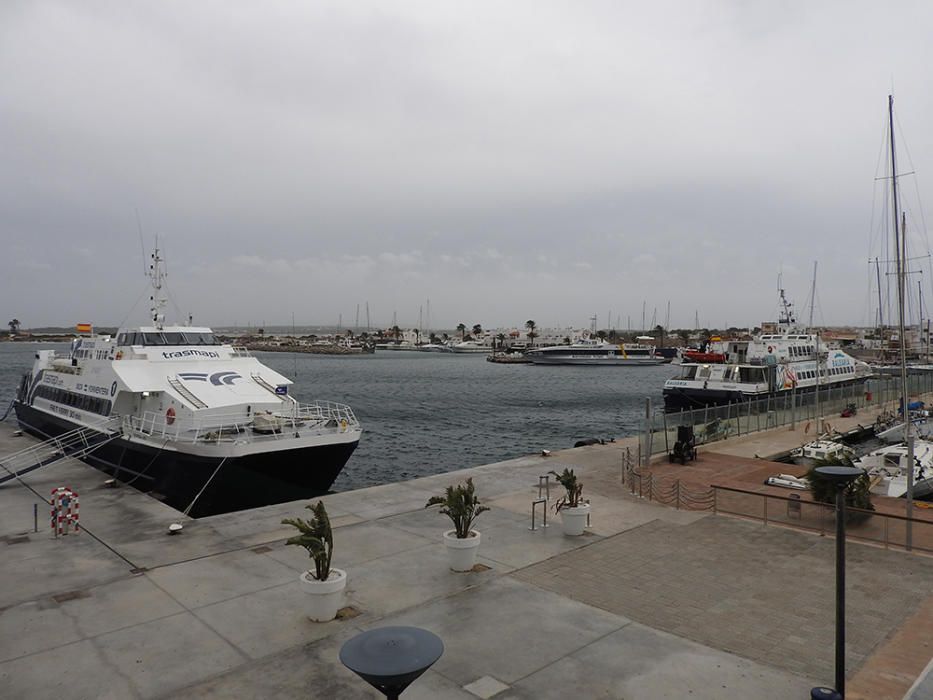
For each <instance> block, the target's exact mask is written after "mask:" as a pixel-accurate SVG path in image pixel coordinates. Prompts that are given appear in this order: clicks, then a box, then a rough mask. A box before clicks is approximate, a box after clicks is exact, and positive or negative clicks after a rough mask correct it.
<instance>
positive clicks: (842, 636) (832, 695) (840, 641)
mask: <svg viewBox="0 0 933 700" xmlns="http://www.w3.org/2000/svg"><path fill="white" fill-rule="evenodd" d="M816 473H817V474H819V475H821V476H822V477H823V478H825V479H827V480H828V481H829V482H830V483H832V484H833V486H835V487H836V688H835V692H833V691H832V690H831V689H829V688H814V689H813V690H811V691H810V697H811V699H812V700H817V699H825V700H834V699H836V698H838V699H839V700H843V699H844V698H845V695H846V487H847V486H848V485H849V484H851V483H852V482H853V481H855V480H856V479H857V478H858V477H860V476H862V475H863V474H864V473H865V472H864V470H862V469H859V468H858V467H817V468H816Z"/></svg>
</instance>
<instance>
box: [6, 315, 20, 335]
mask: <svg viewBox="0 0 933 700" xmlns="http://www.w3.org/2000/svg"><path fill="white" fill-rule="evenodd" d="M7 325H8V326H9V327H10V335H16V334H17V333H19V326H20V323H19V319H18V318H14V319H13V320H12V321H10V322H9V323H8V324H7Z"/></svg>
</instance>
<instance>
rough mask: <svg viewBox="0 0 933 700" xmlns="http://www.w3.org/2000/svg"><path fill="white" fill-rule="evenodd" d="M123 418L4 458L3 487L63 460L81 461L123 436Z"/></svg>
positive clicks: (0, 481) (0, 480)
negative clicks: (73, 459)
mask: <svg viewBox="0 0 933 700" xmlns="http://www.w3.org/2000/svg"><path fill="white" fill-rule="evenodd" d="M121 421H122V418H121V417H120V416H113V417H111V418H108V419H106V420H104V421H101V422H99V423H95V424H93V425H90V426H84V427H82V428H76V429H74V430H70V431H68V432H67V433H62V434H61V435H57V436H55V437H52V438H49V439H48V440H45V441H44V442H40V443H37V444H35V445H32V446H31V447H27V448H26V449H24V450H20V451H19V452H14V453H13V454H10V455H7V456H6V457H3V458H2V459H0V469H2V472H0V484H4V483H6V482H7V481H11V480H13V479H18V478H20V477H21V476H23V475H24V474H28V473H29V472H32V471H35V470H36V469H39V468H40V467H45V466H47V465H49V464H54V463H56V462H58V461H60V460H62V459H66V458H70V457H73V458H75V459H81V458H83V457H86V456H87V455H89V454H90V453H91V452H93V451H94V450H96V449H97V448H98V447H101V446H102V445H106V444H107V443H108V442H110V441H112V440H115V439H116V438H118V437H120V435H121V434H122V433H121V429H120V426H121Z"/></svg>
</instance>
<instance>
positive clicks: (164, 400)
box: [14, 248, 361, 516]
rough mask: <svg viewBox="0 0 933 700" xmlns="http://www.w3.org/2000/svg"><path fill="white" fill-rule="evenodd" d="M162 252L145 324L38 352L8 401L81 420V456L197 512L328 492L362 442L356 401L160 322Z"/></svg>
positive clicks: (49, 422) (59, 422)
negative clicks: (309, 399) (316, 390)
mask: <svg viewBox="0 0 933 700" xmlns="http://www.w3.org/2000/svg"><path fill="white" fill-rule="evenodd" d="M162 263H163V261H162V259H161V258H160V257H159V250H158V248H156V250H155V253H154V254H153V255H152V264H151V266H150V270H149V276H150V278H151V281H152V286H153V288H154V294H153V295H152V300H153V303H152V308H151V318H152V325H150V326H144V327H140V328H133V329H121V330H120V331H119V332H118V333H117V335H116V337H113V336H109V335H96V334H93V333H91V334H90V335H88V336H85V337H80V338H76V339H75V340H74V341H73V342H72V345H71V348H70V350H69V351H68V352H66V353H60V352H56V351H54V350H40V351H38V352H37V353H36V359H35V362H34V364H33V367H32V370H31V371H30V372H28V373H27V374H26V375H25V376H24V377H23V380H22V382H21V383H20V387H19V391H18V393H17V397H16V400H15V401H14V409H15V411H16V416H17V419H18V421H19V424H20V426H21V427H22V428H23V429H24V430H26V431H27V432H29V433H32V434H34V435H37V436H39V437H43V438H47V437H52V436H58V435H62V434H64V433H67V432H69V431H73V430H77V429H84V430H85V431H86V433H87V434H88V435H89V436H90V440H91V442H92V443H94V444H96V445H97V446H96V447H94V449H93V450H92V451H91V452H90V453H89V454H88V455H87V456H85V457H83V458H84V459H85V460H86V461H88V462H90V463H91V464H93V465H94V466H95V467H97V468H99V469H101V470H103V471H105V472H107V473H108V474H111V475H113V476H114V477H116V478H117V479H118V480H120V481H124V482H126V483H128V484H132V485H133V486H134V487H136V488H138V489H140V490H142V491H146V492H149V493H151V494H152V495H153V496H156V497H157V498H160V499H161V500H164V501H165V502H166V503H168V504H169V505H171V506H172V507H174V508H176V509H178V510H181V511H184V512H186V513H189V514H191V515H193V516H203V515H211V514H215V513H223V512H229V511H233V510H241V509H244V508H252V507H257V506H262V505H268V504H270V503H282V502H285V501H293V500H298V499H301V498H307V497H310V496H313V495H316V494H321V493H323V492H325V491H327V489H329V488H330V486H331V484H333V482H334V479H336V478H337V475H338V474H339V473H340V471H341V469H343V467H344V465H345V464H346V462H347V460H348V459H349V458H350V455H351V454H352V453H353V450H354V449H356V446H357V445H358V444H359V440H360V434H361V428H360V423H359V421H358V420H357V419H356V416H355V415H354V414H353V411H352V410H351V409H350V407H349V406H344V405H341V404H336V403H330V402H316V403H312V404H303V403H299V402H298V401H297V400H295V399H294V398H293V397H292V396H291V395H290V393H289V387H290V386H291V385H292V382H291V380H289V379H288V378H286V377H284V376H282V375H281V374H279V373H277V372H275V371H273V370H271V369H270V368H269V367H266V366H265V365H263V364H262V363H261V362H259V360H257V359H256V358H255V357H252V356H251V355H250V354H249V352H247V351H246V350H245V349H243V348H237V347H233V346H231V345H227V344H223V343H221V342H220V341H219V340H218V339H217V338H216V337H215V336H214V334H213V332H212V331H211V329H210V328H205V327H201V328H198V327H193V326H169V325H165V324H164V323H163V319H164V314H163V312H162V310H163V308H164V306H165V297H164V295H163V293H162V286H163V281H164V279H163V278H164V272H163V267H162ZM81 330H85V331H88V332H90V331H91V328H90V327H87V328H81V327H80V326H79V331H81Z"/></svg>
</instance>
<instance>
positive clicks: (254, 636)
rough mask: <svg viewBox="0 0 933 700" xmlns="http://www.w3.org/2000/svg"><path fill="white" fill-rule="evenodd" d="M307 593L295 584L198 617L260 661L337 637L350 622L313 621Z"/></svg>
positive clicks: (206, 609) (212, 607) (225, 604)
mask: <svg viewBox="0 0 933 700" xmlns="http://www.w3.org/2000/svg"><path fill="white" fill-rule="evenodd" d="M306 598H307V594H306V593H305V592H304V590H302V588H301V586H300V585H299V582H298V576H297V575H295V577H294V581H292V582H290V583H285V584H282V585H281V586H275V587H274V588H266V589H264V590H261V591H256V592H255V593H247V594H245V595H241V596H238V597H236V598H231V599H230V600H225V601H223V602H221V603H215V604H213V605H208V606H206V607H203V608H198V609H197V610H195V611H194V614H195V615H197V616H198V618H200V619H201V620H203V621H204V622H205V623H206V624H208V625H209V626H210V627H211V629H213V630H214V631H215V632H217V634H219V635H220V636H222V637H223V638H224V639H226V640H227V641H229V642H230V643H231V644H233V645H234V646H236V647H237V649H240V650H241V651H243V652H244V653H245V654H247V655H248V656H249V657H250V658H253V659H260V658H262V657H265V656H269V655H270V654H276V653H279V652H282V651H285V650H287V649H291V648H292V647H295V646H299V645H301V644H308V643H310V642H313V641H315V640H318V639H321V638H322V637H327V636H329V635H332V634H335V633H336V632H338V631H339V630H340V629H341V628H342V627H343V626H346V624H347V623H346V622H343V621H339V620H335V621H332V622H327V623H318V622H311V621H310V620H309V619H308V616H307V613H306V612H305V602H306Z"/></svg>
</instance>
